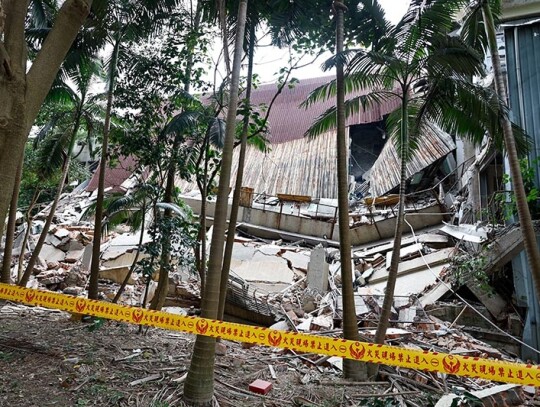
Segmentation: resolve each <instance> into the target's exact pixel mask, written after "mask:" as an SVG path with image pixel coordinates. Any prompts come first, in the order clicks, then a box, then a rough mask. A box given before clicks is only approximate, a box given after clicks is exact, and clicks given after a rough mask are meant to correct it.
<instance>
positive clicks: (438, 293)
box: [419, 282, 450, 307]
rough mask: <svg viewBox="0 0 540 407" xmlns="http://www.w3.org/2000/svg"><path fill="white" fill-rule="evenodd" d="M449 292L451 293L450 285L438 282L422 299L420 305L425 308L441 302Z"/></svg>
mask: <svg viewBox="0 0 540 407" xmlns="http://www.w3.org/2000/svg"><path fill="white" fill-rule="evenodd" d="M449 291H450V286H449V285H448V284H446V283H443V282H438V283H437V284H436V285H434V286H433V287H432V288H430V290H429V291H428V292H426V293H425V294H424V295H423V296H422V297H421V298H420V300H419V301H420V304H421V305H422V307H425V306H426V305H431V304H433V303H434V302H435V301H438V300H440V299H441V298H442V297H443V296H444V295H445V294H447V293H448V292H449Z"/></svg>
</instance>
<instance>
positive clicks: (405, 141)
mask: <svg viewBox="0 0 540 407" xmlns="http://www.w3.org/2000/svg"><path fill="white" fill-rule="evenodd" d="M402 92H403V96H402V102H401V151H400V159H401V160H400V161H401V162H400V169H401V171H400V178H399V179H400V183H399V206H398V213H397V217H396V228H395V231H394V244H393V246H392V259H391V260H390V269H389V270H388V280H387V282H386V290H385V293H384V300H383V305H382V310H381V315H380V317H379V323H378V325H377V331H376V332H375V343H379V344H383V343H384V338H385V337H386V331H387V329H388V326H389V325H390V316H391V314H392V304H393V303H394V290H395V288H396V280H397V274H398V265H399V260H400V251H401V237H402V235H403V223H404V214H405V187H406V181H407V157H408V154H407V151H408V148H409V126H408V122H407V119H408V109H409V106H408V105H409V95H408V92H409V90H408V88H407V87H405V86H404V87H403V90H402ZM377 371H378V366H376V365H371V366H370V368H369V374H370V376H376V375H377Z"/></svg>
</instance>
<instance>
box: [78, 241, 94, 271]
mask: <svg viewBox="0 0 540 407" xmlns="http://www.w3.org/2000/svg"><path fill="white" fill-rule="evenodd" d="M92 250H93V244H92V243H89V244H88V245H86V247H85V248H84V252H83V255H82V259H81V267H82V268H83V269H84V270H90V263H91V262H92Z"/></svg>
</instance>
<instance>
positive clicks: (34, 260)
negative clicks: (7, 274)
mask: <svg viewBox="0 0 540 407" xmlns="http://www.w3.org/2000/svg"><path fill="white" fill-rule="evenodd" d="M70 153H71V151H69V152H68V154H67V156H66V159H65V161H64V165H63V167H62V175H61V179H60V183H59V184H58V189H57V190H56V194H55V196H54V200H53V202H52V204H51V209H50V210H49V214H48V215H47V219H46V220H45V224H44V225H43V230H42V231H41V234H40V235H39V239H38V241H37V243H36V247H35V248H34V251H33V252H32V256H31V257H30V260H28V264H27V265H26V268H25V269H24V274H23V275H22V277H21V279H20V281H19V283H18V284H19V285H20V286H21V287H26V284H28V280H29V279H30V276H31V275H32V272H33V270H34V266H35V265H36V263H37V260H38V257H39V253H40V252H41V249H42V247H43V244H44V243H45V239H46V238H47V234H48V233H49V229H50V227H51V224H52V220H53V218H54V214H55V212H56V207H57V206H58V201H60V197H61V196H62V191H63V190H64V185H65V183H66V178H67V175H68V172H69V165H70V163H71V154H70Z"/></svg>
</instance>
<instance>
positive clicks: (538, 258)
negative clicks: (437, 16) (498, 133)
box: [463, 0, 540, 298]
mask: <svg viewBox="0 0 540 407" xmlns="http://www.w3.org/2000/svg"><path fill="white" fill-rule="evenodd" d="M469 7H470V8H469V10H468V13H467V16H466V18H465V21H464V27H463V34H464V36H465V37H466V40H467V41H469V42H470V43H471V44H473V45H475V46H477V47H479V48H481V49H482V50H485V49H486V48H487V49H489V52H490V54H491V62H492V65H493V72H494V76H495V90H496V92H497V94H498V95H499V97H500V99H501V101H502V102H503V103H504V104H505V106H506V105H507V102H508V94H507V90H506V83H505V78H504V73H503V71H502V68H501V58H500V55H499V50H498V46H497V36H496V25H497V21H498V17H499V15H500V10H501V2H500V0H478V1H477V2H475V3H473V4H472V6H471V5H469ZM482 26H483V27H482ZM483 31H484V32H483ZM500 120H501V127H502V130H503V139H504V146H505V148H506V154H507V157H508V164H509V167H510V179H511V182H512V188H513V190H514V193H515V196H516V207H517V212H518V219H519V223H520V226H521V230H522V234H523V243H524V246H525V253H526V254H527V259H528V262H529V268H530V270H531V275H532V278H533V281H534V286H535V290H536V297H537V298H540V250H539V248H538V243H537V240H536V232H535V230H534V226H533V223H532V218H531V212H530V209H529V206H528V204H527V194H526V193H525V187H524V184H523V177H522V174H521V169H520V165H519V146H516V141H517V140H516V138H515V126H513V125H512V123H511V121H510V118H509V117H508V116H506V115H505V116H502V117H501V119H500Z"/></svg>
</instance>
